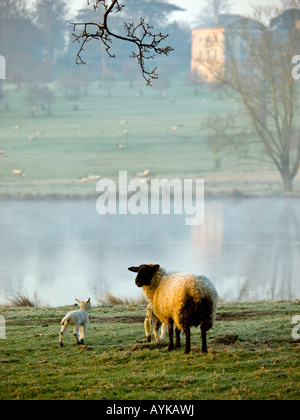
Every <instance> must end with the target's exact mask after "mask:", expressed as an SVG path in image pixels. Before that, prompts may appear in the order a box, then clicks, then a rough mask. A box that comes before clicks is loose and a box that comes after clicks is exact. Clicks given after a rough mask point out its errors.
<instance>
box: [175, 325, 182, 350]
mask: <svg viewBox="0 0 300 420" xmlns="http://www.w3.org/2000/svg"><path fill="white" fill-rule="evenodd" d="M175 334H176V342H175V350H177V349H180V348H181V343H180V329H179V328H177V327H176V328H175Z"/></svg>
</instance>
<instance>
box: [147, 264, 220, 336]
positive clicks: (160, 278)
mask: <svg viewBox="0 0 300 420" xmlns="http://www.w3.org/2000/svg"><path fill="white" fill-rule="evenodd" d="M143 289H144V292H145V294H146V296H147V297H148V299H149V300H150V301H151V303H152V305H153V309H154V311H155V314H156V316H158V317H159V319H160V320H161V321H162V322H164V323H166V324H168V322H169V320H170V319H173V321H174V322H175V324H176V325H177V327H178V328H179V329H181V330H185V325H184V318H185V316H184V313H183V308H185V306H186V303H187V301H188V300H189V299H192V301H193V304H197V303H199V304H200V303H201V301H203V300H204V299H205V298H206V299H207V301H209V302H210V303H211V305H212V306H211V311H210V313H206V314H205V316H204V319H205V321H206V322H208V324H210V327H211V326H212V325H213V324H214V321H215V315H216V307H217V302H218V294H217V291H216V289H215V287H214V285H213V284H212V282H211V281H210V280H209V279H208V278H206V277H205V276H198V275H196V274H191V273H168V272H167V271H166V270H164V269H163V268H161V267H160V268H159V270H158V271H157V272H156V273H155V274H154V276H153V278H152V281H151V284H150V285H149V286H143ZM189 325H190V326H198V325H199V324H198V325H193V324H191V323H190V322H189Z"/></svg>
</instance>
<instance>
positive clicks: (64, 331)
mask: <svg viewBox="0 0 300 420" xmlns="http://www.w3.org/2000/svg"><path fill="white" fill-rule="evenodd" d="M66 329H67V325H63V326H62V327H61V330H60V333H59V345H60V347H63V346H64V337H65V334H66Z"/></svg>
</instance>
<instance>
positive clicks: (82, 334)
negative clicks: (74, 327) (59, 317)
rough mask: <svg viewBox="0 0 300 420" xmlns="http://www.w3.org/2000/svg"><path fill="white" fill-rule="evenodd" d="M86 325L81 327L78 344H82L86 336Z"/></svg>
mask: <svg viewBox="0 0 300 420" xmlns="http://www.w3.org/2000/svg"><path fill="white" fill-rule="evenodd" d="M87 329H88V324H83V325H82V326H81V336H80V343H81V344H84V339H85V336H86V334H87Z"/></svg>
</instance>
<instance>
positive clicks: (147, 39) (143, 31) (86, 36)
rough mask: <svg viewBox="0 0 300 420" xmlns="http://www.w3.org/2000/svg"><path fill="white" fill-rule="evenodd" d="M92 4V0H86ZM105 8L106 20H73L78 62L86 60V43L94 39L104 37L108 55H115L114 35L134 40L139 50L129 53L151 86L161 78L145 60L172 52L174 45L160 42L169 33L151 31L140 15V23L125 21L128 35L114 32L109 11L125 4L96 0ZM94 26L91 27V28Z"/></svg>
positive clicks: (97, 3) (121, 7) (119, 8)
mask: <svg viewBox="0 0 300 420" xmlns="http://www.w3.org/2000/svg"><path fill="white" fill-rule="evenodd" d="M87 2H88V4H89V0H87ZM100 5H101V6H102V7H103V8H104V14H103V23H95V22H84V23H71V24H72V25H73V34H72V35H73V37H74V41H73V42H78V43H79V44H80V48H79V51H78V53H77V56H76V64H86V63H85V61H84V60H83V59H82V53H83V51H84V46H85V44H86V43H87V42H89V41H91V40H92V39H97V40H99V41H102V43H103V44H104V47H105V50H106V52H107V54H108V55H109V57H115V55H114V54H112V53H111V52H110V49H111V44H112V38H116V39H120V40H121V41H125V42H131V43H133V44H135V46H136V47H137V52H134V51H133V52H132V53H131V55H130V57H132V58H136V59H137V61H138V64H139V66H140V68H141V71H142V76H143V78H144V79H145V80H146V85H147V86H151V81H152V80H154V79H158V73H157V67H155V68H153V69H151V70H147V69H146V60H151V59H153V58H154V57H155V55H156V54H157V55H161V54H163V55H169V53H170V52H171V51H173V48H172V47H170V46H166V47H161V43H162V42H163V41H165V40H166V38H167V37H168V36H169V35H162V34H161V33H159V34H155V33H152V30H153V27H152V26H150V25H148V24H147V23H145V20H144V19H143V18H140V22H139V23H138V24H136V23H134V22H132V23H130V22H124V31H125V36H122V35H118V34H116V33H114V32H112V31H111V30H110V28H109V26H108V17H109V15H110V13H112V12H113V11H115V13H119V12H121V11H122V9H123V7H124V5H121V4H120V0H110V4H108V1H107V0H95V4H94V10H95V11H96V10H97V9H98V7H99V6H100ZM77 27H81V28H82V29H81V33H80V34H79V35H78V34H76V29H77ZM92 28H93V29H94V31H91V30H90V29H92Z"/></svg>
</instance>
